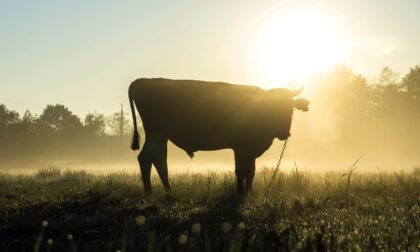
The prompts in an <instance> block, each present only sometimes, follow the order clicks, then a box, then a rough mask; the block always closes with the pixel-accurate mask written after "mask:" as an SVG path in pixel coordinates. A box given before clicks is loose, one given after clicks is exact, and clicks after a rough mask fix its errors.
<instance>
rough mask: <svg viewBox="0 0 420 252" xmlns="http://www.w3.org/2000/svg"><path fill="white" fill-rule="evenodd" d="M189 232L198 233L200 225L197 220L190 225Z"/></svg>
mask: <svg viewBox="0 0 420 252" xmlns="http://www.w3.org/2000/svg"><path fill="white" fill-rule="evenodd" d="M191 232H193V233H195V234H198V233H200V232H201V225H200V223H198V222H195V223H193V224H192V226H191Z"/></svg>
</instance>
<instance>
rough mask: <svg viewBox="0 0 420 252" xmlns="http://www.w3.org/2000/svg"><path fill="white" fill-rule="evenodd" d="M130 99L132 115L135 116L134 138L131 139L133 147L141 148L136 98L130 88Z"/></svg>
mask: <svg viewBox="0 0 420 252" xmlns="http://www.w3.org/2000/svg"><path fill="white" fill-rule="evenodd" d="M128 99H129V100H130V108H131V115H132V116H133V130H134V131H133V139H132V140H131V149H132V150H138V149H140V135H139V132H138V131H137V119H136V110H135V108H134V100H133V95H132V90H131V89H129V90H128Z"/></svg>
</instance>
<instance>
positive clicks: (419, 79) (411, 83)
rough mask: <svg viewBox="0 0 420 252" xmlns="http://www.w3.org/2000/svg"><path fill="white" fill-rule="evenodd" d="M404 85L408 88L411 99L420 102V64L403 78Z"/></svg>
mask: <svg viewBox="0 0 420 252" xmlns="http://www.w3.org/2000/svg"><path fill="white" fill-rule="evenodd" d="M402 86H403V87H404V88H405V89H406V90H407V93H408V95H409V96H410V98H411V99H413V100H414V101H415V102H420V65H417V66H415V67H412V68H411V69H410V72H409V73H408V74H407V75H406V76H404V78H403V80H402Z"/></svg>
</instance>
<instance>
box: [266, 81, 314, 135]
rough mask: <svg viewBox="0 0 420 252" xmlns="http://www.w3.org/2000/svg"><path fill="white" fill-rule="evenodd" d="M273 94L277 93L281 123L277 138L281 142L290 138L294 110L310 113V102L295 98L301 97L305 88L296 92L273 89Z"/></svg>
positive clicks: (278, 113)
mask: <svg viewBox="0 0 420 252" xmlns="http://www.w3.org/2000/svg"><path fill="white" fill-rule="evenodd" d="M271 91H272V92H275V93H276V97H277V99H276V100H277V102H276V103H277V104H279V105H278V106H279V107H278V108H277V112H276V113H277V115H279V118H280V120H279V122H278V124H276V125H277V127H279V129H278V130H277V132H278V133H277V138H279V139H280V140H286V139H287V138H289V136H290V128H291V125H292V117H293V110H294V109H297V110H301V111H308V110H309V101H308V100H307V99H304V98H298V99H294V97H295V96H297V95H299V94H300V93H302V91H303V87H302V88H299V89H296V90H288V89H280V88H278V89H272V90H271Z"/></svg>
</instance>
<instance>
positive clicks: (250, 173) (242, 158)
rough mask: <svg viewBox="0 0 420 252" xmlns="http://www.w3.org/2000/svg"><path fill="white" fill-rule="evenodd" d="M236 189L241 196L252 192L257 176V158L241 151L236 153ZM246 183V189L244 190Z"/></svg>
mask: <svg viewBox="0 0 420 252" xmlns="http://www.w3.org/2000/svg"><path fill="white" fill-rule="evenodd" d="M235 174H236V181H237V184H236V189H237V192H238V193H239V194H244V193H245V192H250V191H252V182H253V180H254V175H255V157H254V156H253V155H249V154H246V153H241V152H240V151H235ZM244 183H245V188H244Z"/></svg>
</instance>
